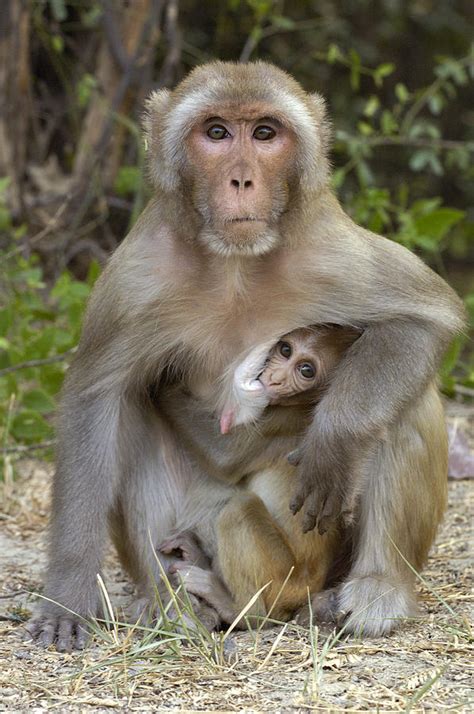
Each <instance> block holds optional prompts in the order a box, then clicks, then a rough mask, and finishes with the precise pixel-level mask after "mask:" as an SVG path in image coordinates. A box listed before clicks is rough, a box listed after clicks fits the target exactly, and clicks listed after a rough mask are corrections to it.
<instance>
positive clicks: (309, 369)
mask: <svg viewBox="0 0 474 714" xmlns="http://www.w3.org/2000/svg"><path fill="white" fill-rule="evenodd" d="M311 337H312V336H311V335H295V334H293V333H290V334H289V335H285V336H284V337H283V338H282V339H281V340H280V341H279V342H277V344H276V345H275V347H274V348H273V350H272V351H271V353H270V355H269V358H268V362H267V364H266V365H265V369H264V370H263V372H262V374H261V375H260V377H259V380H260V382H262V384H263V385H264V387H265V390H266V392H267V394H268V396H269V397H270V404H277V403H278V404H281V403H282V399H284V398H287V397H292V396H295V395H297V394H301V393H304V392H307V391H308V390H312V389H313V388H314V387H316V386H318V385H319V383H320V381H321V376H320V372H321V370H320V362H319V359H318V356H317V355H316V353H315V347H316V345H315V344H314V338H313V339H311Z"/></svg>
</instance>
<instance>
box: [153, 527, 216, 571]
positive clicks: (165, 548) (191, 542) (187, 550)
mask: <svg viewBox="0 0 474 714" xmlns="http://www.w3.org/2000/svg"><path fill="white" fill-rule="evenodd" d="M158 550H159V551H160V552H161V553H163V554H164V555H168V556H175V558H176V561H175V562H180V561H184V562H185V563H193V564H194V565H197V566H199V567H200V568H204V569H209V568H210V567H211V564H210V561H209V558H208V557H207V556H206V554H205V553H204V551H203V550H202V548H201V545H200V544H199V541H198V540H197V538H196V536H195V535H194V533H192V532H191V531H181V533H176V534H175V535H173V536H171V537H170V538H167V539H166V540H165V541H163V543H161V545H159V546H158ZM175 562H172V564H171V566H170V568H169V572H170V573H171V572H176V571H175V570H173V567H174V565H175Z"/></svg>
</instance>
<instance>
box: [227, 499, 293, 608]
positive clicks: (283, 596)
mask: <svg viewBox="0 0 474 714" xmlns="http://www.w3.org/2000/svg"><path fill="white" fill-rule="evenodd" d="M217 551H218V558H217V561H218V567H219V569H220V573H221V575H222V579H223V581H224V583H225V585H226V587H227V588H228V590H229V592H230V593H231V595H232V599H233V602H234V614H235V615H236V614H237V613H238V612H239V611H241V610H242V609H243V608H244V607H245V606H246V605H247V604H248V603H249V601H250V600H251V599H252V597H254V596H255V594H256V592H257V591H258V590H260V589H261V588H264V590H263V592H262V593H261V595H260V596H259V598H258V599H257V600H256V602H255V603H254V605H253V606H252V607H251V608H250V609H249V610H248V611H247V613H246V617H249V616H250V617H251V616H256V617H259V618H261V617H264V616H265V615H267V614H268V613H269V612H270V611H271V613H272V616H273V617H275V618H276V619H288V618H289V617H290V616H291V614H292V613H293V612H294V610H295V608H296V607H297V606H298V605H300V604H301V603H302V602H304V599H305V597H306V592H307V585H306V584H305V582H303V581H302V579H301V573H300V572H299V571H300V570H301V568H300V565H299V564H298V563H297V560H296V558H295V554H294V552H293V550H292V548H291V547H290V544H289V541H288V537H287V535H286V533H285V531H284V530H283V529H282V528H281V527H280V526H279V525H278V524H277V523H276V521H275V520H274V519H273V518H272V516H271V514H270V513H269V511H268V510H267V508H266V506H265V504H264V502H263V501H262V500H261V499H260V498H259V497H258V496H257V495H256V494H253V493H242V494H239V495H237V496H234V497H233V498H231V499H230V501H229V502H228V504H227V505H226V506H225V508H224V509H223V510H222V512H221V514H220V517H219V519H218V522H217ZM286 581H288V582H286Z"/></svg>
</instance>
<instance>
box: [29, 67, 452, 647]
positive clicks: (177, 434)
mask: <svg viewBox="0 0 474 714" xmlns="http://www.w3.org/2000/svg"><path fill="white" fill-rule="evenodd" d="M146 131H147V147H148V160H149V166H150V174H151V178H152V181H153V185H154V196H153V198H152V199H151V201H150V203H149V205H148V206H147V208H146V209H145V211H144V212H143V214H142V215H141V217H140V218H139V220H138V221H137V223H136V224H135V226H134V227H133V229H132V231H131V232H130V234H129V236H128V237H127V238H126V239H125V240H124V241H123V243H122V244H121V245H120V246H119V248H118V249H117V250H116V252H115V254H114V255H113V256H112V258H111V260H110V262H109V264H108V266H107V268H106V269H105V271H104V273H103V275H102V276H101V278H100V279H99V281H98V282H97V285H96V287H95V289H94V291H93V294H92V296H91V299H90V303H89V306H88V310H87V315H86V317H85V321H84V328H83V334H82V337H81V341H80V344H79V348H78V351H77V353H76V355H75V357H74V360H73V364H72V365H71V367H70V369H69V372H68V375H67V378H66V382H65V386H64V390H63V395H62V406H61V411H60V415H59V428H58V448H57V469H56V475H55V479H54V488H53V506H52V520H51V545H50V555H49V567H48V572H47V576H46V584H45V595H46V596H47V598H49V600H44V601H43V602H42V603H41V606H40V611H39V613H38V614H37V615H36V617H35V618H34V620H33V621H32V623H31V624H30V628H29V629H30V632H31V633H32V635H33V636H34V637H35V638H37V639H38V641H39V642H40V643H41V644H43V645H49V644H51V643H55V645H56V647H57V648H58V649H60V650H67V649H70V648H72V647H82V646H83V645H84V642H85V640H86V632H85V631H84V630H83V629H82V628H81V626H80V625H81V622H82V620H81V619H79V617H83V618H88V617H90V616H93V615H94V614H95V613H96V612H97V607H98V591H97V582H96V581H97V573H98V572H100V569H101V564H102V559H103V551H104V547H105V543H106V535H107V527H108V526H110V532H111V534H112V537H113V540H114V542H115V544H116V546H117V549H118V551H119V554H120V557H121V560H122V562H123V563H124V565H125V566H126V567H127V568H128V570H129V572H130V573H131V574H132V576H133V577H134V579H135V581H136V582H137V583H139V585H140V588H141V589H142V591H143V592H144V593H150V597H152V593H153V587H152V582H151V580H152V578H153V577H158V568H157V565H156V562H155V556H154V549H153V548H152V545H151V544H157V543H160V542H162V541H163V540H164V539H165V537H166V535H167V534H169V533H171V532H172V531H173V529H174V528H176V527H178V530H183V529H184V528H183V524H184V527H187V528H189V529H190V530H191V531H194V530H195V524H196V522H198V523H199V524H200V525H201V527H205V526H206V524H208V527H209V528H210V529H211V528H212V524H210V523H209V522H208V520H207V519H208V514H209V513H210V512H212V510H210V507H209V493H212V494H213V498H217V497H218V492H219V485H222V488H223V492H225V494H226V495H225V499H226V500H227V499H228V488H229V485H231V486H232V485H233V486H235V487H236V488H237V487H238V484H239V482H240V481H242V479H243V478H244V477H246V476H247V475H248V474H254V476H253V478H254V479H255V481H254V483H257V482H258V479H259V471H261V470H262V469H265V468H267V467H268V464H269V463H270V462H271V463H273V464H275V465H276V466H275V467H280V466H281V467H282V468H283V466H282V464H283V463H285V464H286V456H287V454H288V453H289V452H291V451H293V450H295V449H298V456H299V464H298V466H297V468H296V469H295V472H294V476H293V483H294V490H293V496H292V500H291V508H292V511H293V512H294V513H299V512H300V511H302V514H300V515H299V516H298V518H299V519H300V522H301V525H302V528H303V529H304V530H306V531H307V530H308V529H312V528H316V529H319V528H320V529H321V530H324V529H325V528H326V527H327V525H328V524H329V523H333V522H334V523H337V522H338V519H339V517H340V514H341V510H342V508H343V507H344V501H345V495H346V494H345V484H346V475H347V474H348V473H354V474H356V473H357V472H359V471H361V472H364V482H365V484H366V485H365V487H364V489H363V491H362V492H361V494H360V505H359V509H358V514H357V522H356V526H357V527H356V532H355V534H354V540H353V553H352V558H351V563H350V568H349V572H348V574H347V576H346V579H345V580H344V582H342V583H341V584H340V585H339V586H338V589H337V590H336V591H334V593H333V595H332V596H331V602H332V603H334V609H335V610H336V611H344V612H345V613H346V614H347V618H348V619H347V627H348V628H350V629H352V630H357V631H358V630H361V629H363V630H364V632H366V633H367V634H378V633H382V632H386V631H388V630H390V629H391V628H393V627H394V626H395V625H396V624H397V622H398V621H399V620H398V618H402V617H404V616H406V615H408V614H410V613H411V612H412V607H413V602H414V594H413V578H412V575H411V571H410V569H409V568H408V567H407V566H406V564H405V562H404V561H403V560H402V558H400V556H399V555H398V552H397V550H396V548H395V546H394V544H395V545H396V547H397V548H398V549H399V550H400V551H401V553H402V554H403V556H404V557H405V558H406V559H407V560H408V561H409V562H410V563H411V564H412V565H413V566H414V567H416V568H419V567H421V565H422V564H423V562H424V560H425V558H426V555H427V552H428V549H429V547H430V545H431V543H432V541H433V538H434V535H435V532H436V528H437V525H438V523H439V521H440V519H441V516H442V513H443V510H444V505H445V492H446V439H445V433H444V425H443V419H442V411H441V406H440V402H439V399H438V396H437V392H436V387H435V374H436V370H437V367H438V365H439V362H440V360H441V357H442V355H443V353H444V351H445V349H446V348H447V346H448V345H449V343H450V341H451V339H452V337H453V335H455V334H456V332H457V331H459V330H460V329H462V326H463V320H464V313H463V308H462V305H461V302H460V300H459V299H458V298H457V296H456V295H455V294H454V292H453V291H452V290H451V288H450V287H449V286H448V285H446V283H445V282H444V281H443V280H442V278H440V277H439V276H438V275H436V274H435V273H433V272H432V271H431V270H430V269H429V268H428V267H426V266H425V265H424V264H423V263H422V262H421V261H420V260H419V259H418V258H417V257H416V256H415V255H413V254H411V253H410V252H409V251H408V250H406V249H405V248H403V247H402V246H400V245H397V244H396V243H393V242H392V241H390V240H386V239H384V238H382V237H380V236H378V235H374V234H372V233H370V232H369V231H366V230H364V229H363V228H361V227H359V226H357V225H355V224H354V223H353V222H352V220H351V219H350V218H349V216H347V215H346V214H345V213H344V211H343V210H342V208H341V206H340V205H339V203H338V201H337V199H336V197H335V196H334V194H333V192H332V190H331V187H330V171H329V161H328V144H329V128H328V122H327V120H326V116H325V109H324V102H323V100H322V98H321V97H320V96H319V95H318V94H308V93H306V92H305V91H304V90H303V89H302V88H301V87H300V85H299V84H298V83H297V82H296V81H295V80H294V79H292V78H291V77H290V76H288V75H287V74H286V73H285V72H282V71H281V70H279V69H277V68H276V67H274V66H272V65H269V64H266V63H263V62H256V63H249V64H233V63H222V62H215V63H212V64H208V65H203V66H202V67H197V68H196V69H195V70H193V71H192V72H191V73H190V75H189V76H188V77H187V78H185V79H184V80H183V81H182V82H181V83H180V84H179V85H178V87H177V88H176V89H175V90H174V91H172V92H170V91H168V90H161V91H158V92H155V93H154V94H153V95H152V97H151V98H150V100H149V102H148V116H147V120H146ZM329 323H330V324H336V325H348V326H351V327H354V328H357V329H360V330H362V334H361V336H360V337H359V338H358V339H357V340H356V341H355V342H354V343H353V344H352V345H351V346H350V347H349V348H348V349H347V351H346V352H345V354H344V356H343V358H342V360H341V362H340V363H339V364H338V366H337V367H336V368H335V370H334V372H333V374H332V377H331V382H330V385H329V388H328V389H327V390H326V391H325V393H324V395H323V396H322V398H321V400H320V401H319V403H318V405H317V407H316V409H315V410H314V414H313V415H310V416H308V414H307V410H306V409H301V408H300V407H299V406H298V405H296V406H294V407H288V408H285V409H283V408H271V407H270V408H269V410H268V411H269V412H270V413H269V414H268V416H266V415H265V416H264V418H263V419H261V420H260V421H259V427H260V428H259V429H254V430H243V429H233V430H232V432H231V433H230V434H226V435H222V434H220V428H219V423H218V419H216V416H215V415H216V414H221V413H222V411H223V408H224V407H225V403H223V402H222V397H221V394H224V393H225V392H226V390H225V389H224V388H223V389H216V384H218V383H219V381H220V380H221V383H222V385H225V384H226V380H228V379H229V375H230V374H232V373H233V371H234V368H235V365H236V364H238V363H239V362H240V361H241V360H242V358H243V356H245V355H246V354H248V353H249V352H250V350H251V349H252V348H253V347H255V345H257V344H259V343H261V342H265V341H270V340H276V339H277V338H278V336H279V335H283V334H286V333H288V332H291V331H292V330H294V329H296V328H299V327H305V326H307V325H313V324H329ZM173 390H174V391H175V392H176V394H177V395H178V396H179V398H180V402H179V404H178V403H176V402H175V403H173V402H172V401H171V402H170V396H172V394H173ZM164 392H167V394H168V397H167V398H165V399H163V400H161V402H160V394H163V393H164ZM173 410H175V411H176V410H177V411H181V412H183V414H184V417H185V418H184V421H183V426H182V427H179V428H176V427H174V426H173V424H174V423H177V422H176V420H174V418H173V416H174V414H173ZM283 412H285V414H283ZM289 413H291V418H288V414H289ZM302 434H303V436H301V435H302ZM188 442H189V443H193V444H195V443H198V444H199V450H198V451H195V450H194V449H188V447H187V443H188ZM196 454H197V455H196ZM285 467H286V466H285ZM191 485H192V486H193V489H195V493H196V499H195V502H194V504H190V503H189V499H187V498H186V494H187V493H188V491H189V488H190V486H191ZM211 486H212V488H211ZM268 497H269V499H270V500H273V499H277V501H278V504H279V503H280V500H281V499H286V498H287V495H286V493H285V494H281V495H278V494H269V495H268ZM223 498H224V495H223ZM211 505H212V504H211ZM191 506H192V507H191ZM267 507H268V506H267ZM269 510H270V511H271V509H270V508H269ZM291 517H292V516H291V514H290V515H289V516H288V518H291ZM235 527H236V528H237V527H238V524H237V523H236V524H235ZM301 537H302V538H308V536H307V535H306V536H301ZM311 539H312V543H313V545H314V544H316V543H317V544H318V553H319V555H318V557H320V556H321V557H322V554H324V552H325V548H326V547H327V546H326V543H327V541H328V538H327V535H326V536H320V535H318V533H317V532H314V533H312V534H311ZM228 555H229V557H230V559H231V560H232V559H233V558H234V557H235V553H234V552H231V553H229V554H228ZM312 556H313V551H312V552H311V553H310V554H309V560H308V568H312V567H313V561H312V560H311V558H312ZM327 557H328V558H329V559H330V560H331V558H332V553H331V551H330V548H329V552H328V556H327ZM235 567H236V573H235V577H238V571H239V567H240V564H239V563H238V562H236V563H235ZM316 597H317V598H318V603H319V601H320V599H321V595H316ZM50 600H53V601H55V602H56V603H58V604H54V603H51V602H50ZM65 608H67V609H65ZM71 611H72V612H73V613H77V615H78V616H79V617H76V616H75V615H72V614H71ZM336 614H337V612H336Z"/></svg>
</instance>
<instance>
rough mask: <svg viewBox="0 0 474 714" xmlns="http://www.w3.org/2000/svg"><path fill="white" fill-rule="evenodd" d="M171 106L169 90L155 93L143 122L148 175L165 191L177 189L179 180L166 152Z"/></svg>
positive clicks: (148, 104) (146, 107) (146, 108)
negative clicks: (167, 126) (166, 136)
mask: <svg viewBox="0 0 474 714" xmlns="http://www.w3.org/2000/svg"><path fill="white" fill-rule="evenodd" d="M170 106H171V92H170V91H169V89H160V90H158V91H156V92H153V93H152V94H151V95H150V96H149V97H148V99H147V100H146V102H145V114H144V116H143V120H142V123H143V128H144V131H145V150H146V153H147V158H148V173H149V176H150V179H151V181H152V183H153V185H154V186H156V187H158V188H162V189H164V190H165V191H171V190H173V189H175V188H176V186H177V184H178V180H179V179H178V173H177V170H176V168H175V167H174V166H172V165H170V163H169V161H167V159H166V155H165V151H164V148H165V143H166V139H165V136H164V129H165V126H166V117H167V116H168V114H169V112H170Z"/></svg>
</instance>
